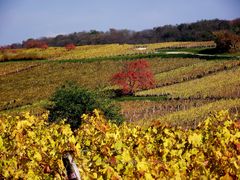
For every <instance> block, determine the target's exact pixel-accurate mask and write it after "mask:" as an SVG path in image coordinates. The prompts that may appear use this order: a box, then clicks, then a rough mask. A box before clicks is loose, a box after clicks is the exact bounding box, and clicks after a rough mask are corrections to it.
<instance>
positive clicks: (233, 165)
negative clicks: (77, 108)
mask: <svg viewBox="0 0 240 180" xmlns="http://www.w3.org/2000/svg"><path fill="white" fill-rule="evenodd" d="M83 119H84V123H83V124H82V126H81V127H80V128H79V129H78V130H77V131H75V132H72V131H71V129H70V127H69V125H66V124H64V122H62V123H60V124H48V123H47V122H46V120H47V116H46V115H44V117H34V116H31V115H30V114H27V115H25V116H19V117H5V118H2V119H0V125H1V126H0V130H2V129H4V131H1V134H0V178H3V179H27V178H30V179H64V178H65V176H66V171H65V168H64V165H63V162H62V155H63V153H64V152H71V153H72V154H73V157H74V160H75V161H76V163H77V165H78V167H79V170H80V172H81V176H82V179H112V180H117V179H147V180H152V179H184V178H186V179H198V178H200V177H201V178H203V179H204V178H205V179H220V178H221V179H231V178H232V179H234V178H235V179H240V162H239V152H240V151H239V147H240V133H239V124H238V123H237V122H235V121H234V120H233V119H231V118H230V117H229V114H228V112H225V111H222V112H220V113H218V114H217V115H215V116H210V117H209V118H208V119H207V121H206V122H205V123H202V124H201V125H200V126H199V127H198V128H197V129H195V130H188V131H186V130H182V129H181V128H174V127H165V126H155V127H149V128H148V129H143V128H141V127H134V128H130V127H128V125H127V124H125V123H124V124H122V125H121V126H116V125H115V124H112V123H110V122H108V121H107V120H106V119H105V118H104V116H103V115H102V114H101V112H99V111H97V110H95V111H94V112H93V114H91V115H84V116H83ZM3 124H4V126H3ZM221 176H222V177H221Z"/></svg>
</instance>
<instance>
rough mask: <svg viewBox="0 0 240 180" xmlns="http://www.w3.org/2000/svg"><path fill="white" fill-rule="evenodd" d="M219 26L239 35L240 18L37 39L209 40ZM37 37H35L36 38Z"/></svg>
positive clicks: (103, 41)
mask: <svg viewBox="0 0 240 180" xmlns="http://www.w3.org/2000/svg"><path fill="white" fill-rule="evenodd" d="M219 30H230V31H233V32H235V33H236V34H238V35H240V18H238V19H235V20H231V21H228V20H219V19H214V20H201V21H198V22H194V23H188V24H187V23H183V24H179V25H165V26H160V27H155V28H153V29H147V30H143V31H131V30H127V29H124V30H117V29H110V30H109V31H106V32H102V31H97V30H91V31H89V32H86V31H82V32H74V33H71V34H68V35H58V36H56V37H51V38H48V37H43V38H40V39H37V40H41V41H42V42H44V43H46V44H48V46H65V45H66V44H70V43H73V44H75V45H93V44H112V43H119V44H124V43H128V44H144V43H158V42H166V41H209V40H213V39H214V35H213V33H212V32H214V31H219ZM30 40H33V39H28V40H26V41H23V42H22V44H12V45H11V46H12V48H15V47H24V46H25V44H26V43H27V42H28V41H30ZM35 40H36V39H35Z"/></svg>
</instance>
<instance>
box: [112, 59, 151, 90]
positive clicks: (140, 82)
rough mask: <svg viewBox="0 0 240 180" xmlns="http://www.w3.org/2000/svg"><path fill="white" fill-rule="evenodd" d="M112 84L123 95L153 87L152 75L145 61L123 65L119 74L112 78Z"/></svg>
mask: <svg viewBox="0 0 240 180" xmlns="http://www.w3.org/2000/svg"><path fill="white" fill-rule="evenodd" d="M112 83H113V84H115V85H118V86H120V87H121V88H122V92H123V93H124V94H133V93H134V92H136V91H137V90H143V89H150V88H153V87H154V86H155V80H154V76H153V73H152V72H151V69H150V67H149V63H148V62H147V61H146V60H136V61H132V62H128V63H126V64H125V65H124V67H123V69H122V71H121V72H119V73H116V74H114V75H113V76H112Z"/></svg>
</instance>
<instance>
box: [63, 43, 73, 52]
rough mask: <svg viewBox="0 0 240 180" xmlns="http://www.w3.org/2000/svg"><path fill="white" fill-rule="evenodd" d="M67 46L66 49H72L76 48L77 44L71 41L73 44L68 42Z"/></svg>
mask: <svg viewBox="0 0 240 180" xmlns="http://www.w3.org/2000/svg"><path fill="white" fill-rule="evenodd" d="M65 48H66V50H68V51H70V50H73V49H75V48H76V46H75V45H74V44H72V43H71V44H67V45H66V46H65Z"/></svg>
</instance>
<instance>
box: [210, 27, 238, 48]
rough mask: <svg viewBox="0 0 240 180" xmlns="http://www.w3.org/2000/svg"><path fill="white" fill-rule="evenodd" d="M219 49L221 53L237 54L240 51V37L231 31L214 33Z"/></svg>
mask: <svg viewBox="0 0 240 180" xmlns="http://www.w3.org/2000/svg"><path fill="white" fill-rule="evenodd" d="M213 34H214V35H215V36H216V38H215V43H216V45H217V47H216V48H217V49H218V50H219V51H221V52H236V51H239V50H240V36H239V35H237V34H235V33H233V32H230V31H217V32H214V33H213Z"/></svg>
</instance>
